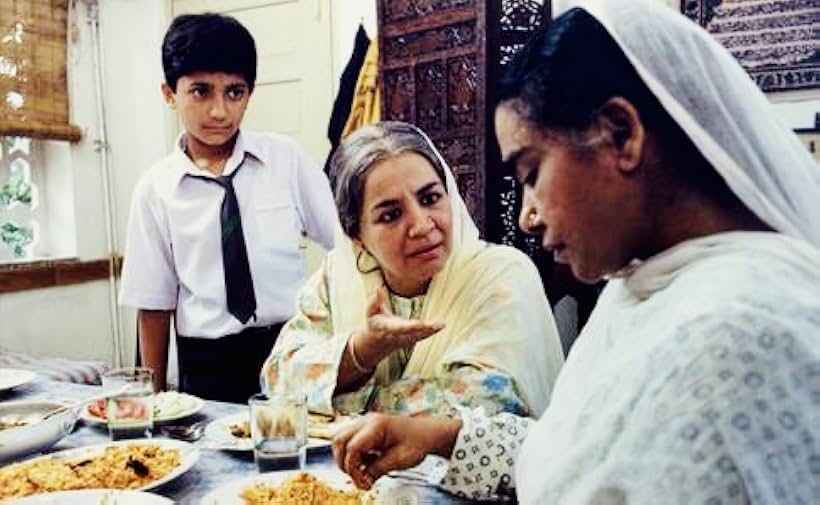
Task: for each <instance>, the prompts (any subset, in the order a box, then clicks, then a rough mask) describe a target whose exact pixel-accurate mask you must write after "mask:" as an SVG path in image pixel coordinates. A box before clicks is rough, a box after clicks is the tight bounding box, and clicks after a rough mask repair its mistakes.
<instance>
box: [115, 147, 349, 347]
mask: <svg viewBox="0 0 820 505" xmlns="http://www.w3.org/2000/svg"><path fill="white" fill-rule="evenodd" d="M183 141H184V134H183V135H182V136H180V138H179V139H178V141H177V143H176V147H175V148H174V151H173V152H172V153H171V154H170V155H168V156H167V157H165V158H164V159H163V160H161V161H160V162H159V163H157V164H156V165H154V166H153V167H152V168H151V169H149V170H148V172H146V173H145V174H144V175H143V176H142V178H141V179H140V181H139V183H138V184H137V187H136V189H135V190H134V195H133V198H132V202H131V212H130V216H129V222H128V234H127V241H126V248H125V260H124V264H123V270H122V284H121V288H120V300H119V301H120V304H121V305H126V306H131V307H136V308H140V309H153V310H174V309H176V314H175V325H176V331H177V333H178V334H180V335H185V336H192V337H204V338H219V337H221V336H224V335H229V334H232V333H237V332H239V331H241V330H242V329H243V328H245V327H250V326H264V325H268V324H274V323H279V322H282V321H285V320H287V319H288V318H289V317H291V316H292V315H293V313H294V312H295V309H296V296H297V293H298V291H299V289H300V288H301V287H302V285H303V283H304V282H305V264H304V259H303V255H302V253H301V251H300V249H299V242H300V237H301V233H302V230H304V231H305V232H306V233H307V235H308V236H309V237H310V238H312V239H313V240H315V241H316V242H318V243H319V244H320V245H322V246H323V247H324V248H325V249H330V248H331V247H332V245H333V230H334V227H335V226H337V223H338V217H337V214H336V207H335V205H334V202H333V196H332V194H331V191H330V185H329V183H328V180H327V177H326V176H325V174H324V173H323V172H322V171H321V170H320V169H319V168H318V167H317V166H316V165H315V164H314V163H313V162H312V161H311V160H310V159H309V158H308V157H307V156H306V155H305V153H304V152H303V151H302V150H301V149H300V148H299V147H298V146H297V145H296V143H295V142H294V141H292V140H290V139H288V138H286V137H284V136H281V135H276V134H272V133H255V132H240V133H239V135H238V136H237V140H236V145H235V146H234V151H233V153H232V154H231V157H230V158H229V159H228V161H227V162H226V164H225V170H224V172H223V173H224V175H230V174H233V173H234V172H235V171H237V170H238V172H237V173H236V175H234V177H233V185H234V189H235V191H236V197H237V200H238V202H239V213H240V216H241V218H242V230H243V232H244V236H245V245H246V247H247V250H248V261H249V263H250V269H251V276H252V277H253V287H254V293H255V295H256V316H257V319H256V320H254V319H253V318H251V319H250V320H249V321H248V322H247V323H246V324H244V325H243V324H242V323H240V322H239V321H238V320H237V319H236V318H235V317H234V316H233V315H231V314H230V313H229V312H228V308H227V302H226V293H225V280H224V274H223V268H222V240H221V224H220V220H219V213H220V209H221V207H222V200H223V199H224V197H225V190H224V189H223V188H222V186H220V185H219V184H216V183H214V182H211V181H207V180H202V179H201V178H197V177H192V175H196V176H198V177H202V176H205V177H213V175H212V174H210V173H209V172H207V171H204V170H202V169H200V168H198V167H197V166H196V165H195V164H194V163H193V161H191V160H190V158H188V156H187V155H186V154H185V153H184V151H183V149H182V147H181V146H182V145H183Z"/></svg>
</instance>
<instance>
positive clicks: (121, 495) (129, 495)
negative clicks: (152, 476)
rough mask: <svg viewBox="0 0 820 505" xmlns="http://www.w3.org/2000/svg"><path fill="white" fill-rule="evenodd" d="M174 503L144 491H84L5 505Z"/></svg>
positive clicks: (49, 495) (147, 504)
mask: <svg viewBox="0 0 820 505" xmlns="http://www.w3.org/2000/svg"><path fill="white" fill-rule="evenodd" d="M173 503H174V502H173V501H171V500H169V499H168V498H165V497H164V496H159V495H156V494H151V493H146V492H144V491H119V490H112V489H83V490H77V491H58V492H56V493H44V494H37V495H33V496H26V497H25V498H17V499H14V500H10V501H4V502H3V505H173Z"/></svg>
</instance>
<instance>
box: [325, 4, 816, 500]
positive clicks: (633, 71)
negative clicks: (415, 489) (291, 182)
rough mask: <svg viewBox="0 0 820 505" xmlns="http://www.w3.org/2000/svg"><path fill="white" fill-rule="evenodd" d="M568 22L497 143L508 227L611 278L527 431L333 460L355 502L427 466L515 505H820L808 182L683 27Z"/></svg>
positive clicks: (554, 30) (507, 112) (808, 173)
mask: <svg viewBox="0 0 820 505" xmlns="http://www.w3.org/2000/svg"><path fill="white" fill-rule="evenodd" d="M564 3H569V4H571V5H572V6H577V7H578V8H572V9H571V10H568V11H567V12H565V13H564V14H563V15H561V16H560V17H559V18H557V19H556V20H555V22H554V23H553V24H552V25H550V27H549V28H548V29H546V30H543V31H541V32H539V33H538V35H537V36H536V37H535V38H534V39H533V40H531V41H530V42H529V43H528V45H527V46H526V47H525V48H524V49H523V50H522V51H521V52H520V53H519V54H518V55H517V56H516V57H515V59H514V61H513V62H512V63H511V64H510V73H509V76H508V79H507V81H506V83H505V86H504V89H503V90H502V94H501V98H502V101H501V105H500V107H499V108H498V109H497V111H496V132H497V135H498V140H499V144H500V146H501V150H502V155H503V157H504V158H505V159H506V160H508V161H509V162H510V164H511V165H512V166H514V167H515V172H516V174H517V177H518V179H519V180H520V181H521V182H522V184H523V186H524V194H525V205H524V208H523V209H522V214H521V219H520V224H521V226H522V227H523V228H525V229H527V230H529V231H530V232H532V233H537V234H539V235H541V237H542V239H541V240H542V243H543V246H544V248H546V249H549V250H552V251H553V253H554V255H555V257H556V258H557V260H558V261H562V262H566V263H568V264H569V265H570V267H571V268H572V271H573V273H574V275H575V276H576V277H578V278H579V279H584V280H587V281H592V280H596V279H599V278H602V277H604V276H609V277H611V278H612V280H611V281H610V282H609V283H608V285H607V287H606V288H605V290H604V292H603V294H602V296H601V298H600V300H599V302H598V305H597V306H596V308H595V310H594V312H593V314H592V316H591V318H590V321H589V323H588V324H587V326H586V327H585V328H584V330H583V332H582V334H581V335H580V337H579V339H578V342H577V343H576V346H575V347H574V348H573V350H572V351H571V353H570V355H569V358H568V360H567V363H566V365H565V367H564V368H563V370H562V371H561V374H560V376H559V378H558V381H557V383H556V385H555V390H554V391H553V396H552V400H551V402H550V405H549V407H548V408H547V411H546V412H545V413H544V415H543V417H542V418H541V419H539V420H538V421H537V422H530V421H529V420H526V419H521V418H518V417H516V416H513V415H510V414H500V415H497V416H495V417H488V416H486V415H482V414H481V413H477V412H473V413H465V414H463V415H462V417H461V419H451V420H440V419H424V420H408V419H407V418H404V417H400V416H378V415H377V416H371V417H369V418H368V419H366V420H365V421H363V422H361V423H359V424H357V425H356V426H353V427H351V428H350V429H348V430H346V431H345V432H343V433H341V434H340V435H339V436H338V437H337V439H336V440H335V441H334V450H335V455H336V458H337V462H338V463H339V464H340V466H342V468H343V469H345V470H346V471H347V472H349V473H350V474H351V475H352V476H353V477H354V480H355V481H356V482H357V483H358V484H359V485H360V486H363V487H369V486H370V485H371V484H372V483H373V479H375V478H378V477H379V476H381V475H382V474H384V473H385V472H386V471H388V470H391V469H396V468H402V467H406V466H410V465H413V464H416V463H417V462H418V461H419V460H420V459H421V458H422V457H423V456H424V455H425V454H427V453H431V452H432V453H436V454H439V455H441V456H444V457H446V458H449V459H450V463H449V464H450V466H449V469H447V470H448V472H449V473H447V474H446V475H445V476H444V478H443V480H442V481H441V484H442V485H443V486H445V487H446V488H448V489H450V490H452V491H456V492H460V493H465V494H468V495H471V496H473V497H476V498H487V497H492V496H495V495H498V494H508V493H511V492H512V490H513V489H515V490H516V491H517V496H518V499H519V501H520V502H521V503H523V504H556V505H560V504H571V505H576V504H627V503H628V504H655V503H669V504H672V503H674V504H684V503H687V504H723V505H726V504H748V503H754V504H773V503H777V504H807V503H818V502H820V487H819V486H818V474H820V455H818V454H819V453H818V440H820V416H818V409H819V408H820V407H818V401H820V289H818V286H820V252H819V251H818V249H817V246H818V245H820V221H819V220H818V219H817V218H818V216H820V170H818V167H817V165H816V164H815V163H814V161H813V160H812V159H811V158H810V156H809V155H808V153H807V152H806V151H805V150H804V148H803V146H801V145H800V143H799V142H798V140H797V138H796V137H795V136H794V135H793V134H792V133H791V132H790V131H788V130H787V129H786V128H785V127H784V126H783V125H782V124H781V123H780V122H779V121H778V120H777V115H776V113H775V112H774V111H772V110H771V106H770V105H769V103H768V102H767V100H766V98H765V97H764V95H763V94H762V93H761V92H760V91H759V90H758V89H757V88H756V87H755V86H754V84H753V83H752V82H751V81H750V80H749V78H748V77H747V76H746V75H745V73H744V72H743V70H742V69H741V67H740V66H739V65H738V64H737V63H736V62H735V61H734V60H733V59H732V57H731V56H730V55H729V53H728V52H727V51H726V50H725V49H723V48H722V47H721V46H720V45H719V44H718V43H717V42H716V41H714V40H713V39H712V38H711V37H710V36H709V35H708V34H707V33H706V32H705V31H703V30H702V29H701V28H699V27H698V26H696V25H695V24H694V23H692V22H690V21H688V20H686V19H685V18H684V17H683V16H681V15H680V14H678V13H676V12H674V11H673V10H671V9H668V8H666V7H665V6H663V5H662V4H660V2H657V1H655V0H587V1H583V0H576V1H572V2H564ZM557 10H558V11H559V12H560V11H561V10H562V9H561V8H558V9H557ZM488 447H491V449H487V448H488ZM373 455H377V456H376V457H375V458H374V457H373ZM513 460H517V463H516V465H515V469H513V467H512V462H513ZM442 470H445V469H442Z"/></svg>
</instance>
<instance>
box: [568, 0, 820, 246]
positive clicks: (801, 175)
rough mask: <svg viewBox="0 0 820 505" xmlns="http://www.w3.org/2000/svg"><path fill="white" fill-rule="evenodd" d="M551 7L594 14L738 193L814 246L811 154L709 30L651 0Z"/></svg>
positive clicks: (819, 174)
mask: <svg viewBox="0 0 820 505" xmlns="http://www.w3.org/2000/svg"><path fill="white" fill-rule="evenodd" d="M554 7H555V15H556V16H558V15H560V14H562V13H564V12H565V11H567V10H569V9H571V8H573V7H581V8H583V9H584V10H586V11H587V12H589V13H590V14H591V15H592V16H593V17H595V18H596V19H597V20H598V21H599V22H600V23H601V24H602V25H603V26H604V27H605V28H606V30H607V31H608V32H609V34H610V35H611V36H612V38H613V39H615V41H616V42H617V43H618V45H619V46H620V47H621V50H623V52H624V54H626V57H627V58H628V59H629V61H630V63H632V65H633V66H634V67H635V69H636V70H637V72H638V74H639V75H640V76H641V79H643V81H644V82H645V83H646V85H647V86H648V87H649V89H650V90H651V91H652V93H653V94H654V95H655V96H656V97H657V98H658V100H659V101H660V103H661V105H663V107H664V108H665V109H666V111H667V112H668V113H669V115H670V116H671V117H672V119H674V120H675V122H676V123H677V124H678V125H679V126H680V127H681V128H682V129H683V130H684V131H685V132H686V134H687V135H688V136H689V138H690V139H691V140H692V142H694V144H695V145H696V146H697V148H698V149H699V150H700V152H701V153H702V154H703V156H704V157H705V158H706V159H707V160H708V161H709V162H710V163H711V164H712V166H713V167H714V168H715V170H717V172H718V173H719V174H720V175H721V176H722V177H723V179H724V180H725V181H726V184H727V185H728V186H729V188H730V189H731V190H732V191H733V192H734V193H735V194H736V195H737V196H738V198H739V199H740V201H742V202H743V203H744V204H745V205H746V206H747V207H748V208H749V209H751V210H752V212H754V213H755V214H756V215H757V216H758V217H759V218H760V219H761V220H763V222H765V223H767V224H768V225H769V226H771V227H772V228H774V229H775V230H777V231H780V232H782V233H784V234H786V235H789V236H792V237H796V238H800V239H803V240H805V241H807V242H809V243H811V244H813V245H814V246H815V247H820V168H818V166H817V162H816V161H814V159H812V157H811V155H810V154H809V153H808V150H807V149H806V147H805V146H804V145H802V144H801V143H800V140H799V139H798V138H797V136H796V135H795V134H794V133H793V132H792V131H791V130H789V128H788V127H787V126H786V125H785V124H784V123H783V121H782V120H781V118H780V116H779V114H778V113H777V111H775V110H774V107H773V106H772V105H771V104H770V103H769V101H768V100H767V99H766V96H765V95H764V94H763V92H762V91H760V89H759V88H758V87H757V86H756V85H755V84H754V82H753V81H752V80H751V79H750V78H749V76H748V75H747V74H746V72H745V71H744V70H743V68H742V67H741V66H740V65H739V64H738V62H737V61H736V60H735V59H734V58H733V57H732V55H731V54H730V53H729V51H727V50H726V49H725V48H724V47H723V46H721V45H720V44H719V43H718V42H717V41H716V40H715V39H714V37H711V36H710V35H709V34H708V33H707V32H706V31H705V30H703V29H702V28H701V27H699V26H698V25H697V24H696V23H694V22H692V21H691V20H689V19H688V18H686V17H685V16H683V15H681V14H680V13H679V12H676V11H675V10H674V9H671V8H668V7H667V6H665V5H663V3H662V2H660V1H659V0H556V2H554ZM660 27H663V28H660ZM579 57H580V58H583V55H579ZM602 77H605V76H602Z"/></svg>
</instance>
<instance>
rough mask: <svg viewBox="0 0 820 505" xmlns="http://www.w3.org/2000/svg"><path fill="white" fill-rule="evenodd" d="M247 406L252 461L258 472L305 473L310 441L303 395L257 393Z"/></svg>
mask: <svg viewBox="0 0 820 505" xmlns="http://www.w3.org/2000/svg"><path fill="white" fill-rule="evenodd" d="M248 405H249V407H250V414H251V421H250V424H251V439H252V440H253V459H254V460H255V461H256V466H257V468H258V469H259V471H260V472H272V471H276V470H301V469H303V468H304V467H305V455H306V449H305V440H306V438H307V400H306V398H305V397H304V395H288V394H284V393H282V394H270V395H268V394H264V393H257V394H255V395H253V396H251V398H250V399H249V400H248Z"/></svg>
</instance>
